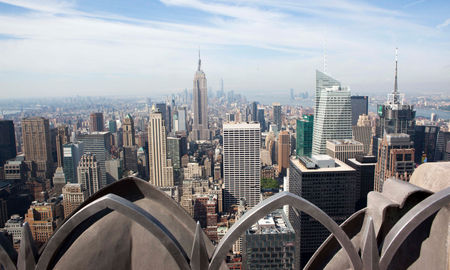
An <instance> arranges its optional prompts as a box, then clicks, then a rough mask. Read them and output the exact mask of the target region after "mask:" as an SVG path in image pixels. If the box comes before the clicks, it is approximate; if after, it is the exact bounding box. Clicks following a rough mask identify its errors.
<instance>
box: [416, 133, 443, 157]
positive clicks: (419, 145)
mask: <svg viewBox="0 0 450 270" xmlns="http://www.w3.org/2000/svg"><path fill="white" fill-rule="evenodd" d="M414 133H415V134H414V135H415V138H414V149H415V151H414V153H415V157H414V161H415V162H416V163H417V164H421V163H424V162H430V161H431V162H433V161H435V160H436V159H435V153H436V145H437V139H438V133H439V127H438V126H431V125H427V126H415V128H414Z"/></svg>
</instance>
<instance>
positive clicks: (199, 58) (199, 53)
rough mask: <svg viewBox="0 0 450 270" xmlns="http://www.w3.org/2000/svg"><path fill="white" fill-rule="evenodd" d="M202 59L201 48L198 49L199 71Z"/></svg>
mask: <svg viewBox="0 0 450 270" xmlns="http://www.w3.org/2000/svg"><path fill="white" fill-rule="evenodd" d="M201 65H202V60H201V59H200V49H198V71H200V68H201Z"/></svg>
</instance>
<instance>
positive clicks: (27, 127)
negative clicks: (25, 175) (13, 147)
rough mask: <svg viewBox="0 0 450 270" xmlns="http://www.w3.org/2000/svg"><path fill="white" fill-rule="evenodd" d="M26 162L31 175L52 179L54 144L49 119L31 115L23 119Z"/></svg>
mask: <svg viewBox="0 0 450 270" xmlns="http://www.w3.org/2000/svg"><path fill="white" fill-rule="evenodd" d="M22 137H23V150H24V153H25V163H26V164H27V167H28V170H29V171H31V175H36V177H38V178H42V179H50V177H51V175H52V173H53V171H52V169H53V157H52V145H51V138H50V127H49V122H48V119H45V118H43V117H30V118H25V119H23V120H22Z"/></svg>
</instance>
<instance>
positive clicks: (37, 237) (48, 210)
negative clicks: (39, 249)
mask: <svg viewBox="0 0 450 270" xmlns="http://www.w3.org/2000/svg"><path fill="white" fill-rule="evenodd" d="M25 222H28V224H29V225H30V231H31V235H32V236H33V239H34V241H35V243H36V244H37V245H38V246H41V245H43V244H45V243H46V242H47V241H48V240H49V239H50V237H51V236H52V234H53V232H54V231H55V229H56V224H55V208H54V205H53V204H50V203H38V202H33V204H32V205H30V208H29V209H28V212H27V213H26V214H25Z"/></svg>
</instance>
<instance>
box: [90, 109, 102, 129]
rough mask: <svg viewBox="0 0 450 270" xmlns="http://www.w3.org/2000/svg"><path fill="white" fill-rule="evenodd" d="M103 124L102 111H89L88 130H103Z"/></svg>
mask: <svg viewBox="0 0 450 270" xmlns="http://www.w3.org/2000/svg"><path fill="white" fill-rule="evenodd" d="M104 127H105V124H104V122H103V113H101V112H96V113H91V115H90V116H89V131H90V132H96V131H97V132H98V131H103V129H104Z"/></svg>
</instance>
